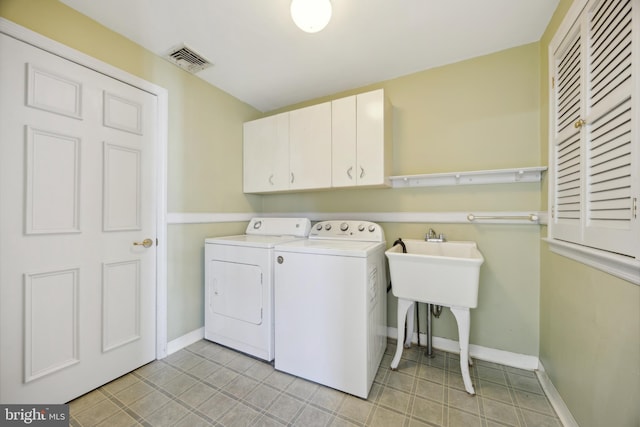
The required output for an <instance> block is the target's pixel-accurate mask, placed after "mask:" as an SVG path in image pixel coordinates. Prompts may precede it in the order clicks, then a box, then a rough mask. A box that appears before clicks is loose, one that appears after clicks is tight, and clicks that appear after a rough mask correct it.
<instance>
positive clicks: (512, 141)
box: [263, 43, 541, 356]
mask: <svg viewBox="0 0 640 427" xmlns="http://www.w3.org/2000/svg"><path fill="white" fill-rule="evenodd" d="M539 58H540V52H539V46H538V44H537V43H533V44H529V45H525V46H520V47H517V48H513V49H509V50H505V51H502V52H498V53H494V54H491V55H486V56H483V57H479V58H474V59H470V60H467V61H462V62H459V63H456V64H452V65H447V66H444V67H441V68H436V69H431V70H426V71H422V72H419V73H415V74H412V75H409V76H405V77H401V78H398V79H393V80H389V81H385V82H381V83H379V84H376V85H372V86H369V87H365V88H359V89H357V90H354V91H349V92H345V93H340V94H336V95H334V96H332V97H326V98H322V99H318V100H314V101H313V102H320V101H324V100H327V99H332V98H337V97H340V96H345V95H348V94H351V93H356V92H363V91H366V90H370V89H374V88H380V87H382V88H384V90H385V94H386V95H387V97H388V98H389V100H390V101H391V104H393V114H394V117H393V126H394V127H393V133H394V135H393V136H394V141H393V151H394V152H393V155H394V158H393V171H392V174H393V175H407V174H422V173H437V172H455V171H464V170H479V169H500V168H510V167H525V166H539V165H540V164H541V159H540V135H539V118H538V115H539V111H540V101H539V80H540V76H539V70H540V65H539ZM301 105H306V103H305V104H301ZM263 206H264V210H265V211H267V212H363V213H365V215H364V216H365V218H363V219H366V213H368V212H391V213H393V212H452V211H454V212H460V211H462V212H474V211H476V212H478V211H532V212H535V211H538V210H539V209H540V184H539V183H525V184H509V185H506V184H496V185H472V186H460V187H422V188H405V189H366V190H331V191H324V192H316V193H295V194H282V195H268V196H264V199H263ZM382 226H383V228H384V231H385V233H386V238H387V242H388V244H390V243H391V242H393V241H394V240H395V239H396V238H398V237H403V238H424V234H425V232H426V231H427V229H428V228H429V227H433V228H434V229H436V231H438V232H442V233H444V234H445V235H446V237H447V238H448V239H449V240H473V241H476V242H477V243H478V245H479V247H480V249H481V251H482V253H483V255H484V257H485V260H486V261H485V264H484V265H483V267H482V269H481V279H480V294H479V302H478V308H477V309H474V310H472V314H471V339H470V341H471V343H472V344H477V345H481V346H484V347H489V348H495V349H500V350H506V351H511V352H514V353H520V354H525V355H532V356H537V354H538V344H539V339H538V331H539V327H538V324H539V304H538V296H539V282H540V280H539V236H540V234H539V233H540V231H539V226H536V225H468V224H428V223H418V224H415V223H414V224H408V223H382ZM388 306H389V312H388V323H389V325H390V326H396V323H397V322H396V299H395V298H394V297H390V298H389V304H388ZM423 311H424V307H423ZM421 321H422V325H423V326H422V329H421V330H422V332H424V325H425V323H424V322H425V318H424V312H423V313H422V315H421ZM433 331H434V335H435V336H439V337H444V338H449V339H453V340H457V339H458V338H457V337H458V333H457V328H456V323H455V320H454V319H453V316H452V315H451V313H450V312H449V310H445V311H444V314H443V315H442V317H441V318H440V319H437V320H435V321H434V323H433Z"/></svg>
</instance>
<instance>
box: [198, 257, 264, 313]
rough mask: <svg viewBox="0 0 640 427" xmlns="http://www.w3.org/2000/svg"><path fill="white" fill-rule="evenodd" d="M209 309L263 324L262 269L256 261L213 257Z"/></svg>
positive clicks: (210, 266)
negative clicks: (250, 262) (220, 259)
mask: <svg viewBox="0 0 640 427" xmlns="http://www.w3.org/2000/svg"><path fill="white" fill-rule="evenodd" d="M209 268H210V273H211V276H210V283H209V286H210V287H211V288H210V292H209V301H208V304H209V306H210V310H211V311H212V312H213V313H215V314H218V315H221V316H225V317H229V318H232V319H236V320H240V321H243V322H248V323H252V324H255V325H260V324H261V323H262V313H263V311H262V301H263V298H262V293H263V288H262V269H261V268H260V266H257V265H253V264H243V263H236V262H229V261H218V260H212V261H211V264H210V265H209Z"/></svg>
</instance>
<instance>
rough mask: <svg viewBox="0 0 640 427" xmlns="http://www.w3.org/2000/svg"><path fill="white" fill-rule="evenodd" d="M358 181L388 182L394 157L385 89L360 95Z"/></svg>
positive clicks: (363, 183) (358, 111) (357, 99)
mask: <svg viewBox="0 0 640 427" xmlns="http://www.w3.org/2000/svg"><path fill="white" fill-rule="evenodd" d="M356 104H357V108H356V135H357V138H356V141H357V143H356V147H357V148H356V150H357V153H358V154H357V156H358V158H357V168H356V177H357V178H356V179H357V184H358V185H382V184H385V180H386V175H388V172H389V165H390V160H391V151H390V147H391V145H390V139H391V136H390V135H389V132H390V126H389V120H390V116H391V114H390V113H391V112H390V111H385V108H386V106H385V100H384V92H383V90H382V89H380V90H375V91H373V92H367V93H363V94H360V95H357V97H356Z"/></svg>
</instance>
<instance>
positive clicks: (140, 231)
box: [0, 34, 157, 403]
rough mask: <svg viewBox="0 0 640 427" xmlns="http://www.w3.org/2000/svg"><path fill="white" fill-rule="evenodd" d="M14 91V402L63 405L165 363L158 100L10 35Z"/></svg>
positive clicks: (5, 252)
mask: <svg viewBox="0 0 640 427" xmlns="http://www.w3.org/2000/svg"><path fill="white" fill-rule="evenodd" d="M0 93H1V94H2V96H1V97H0V349H1V352H2V353H1V357H0V377H1V378H2V381H0V402H2V403H63V402H67V401H69V400H71V399H73V398H75V397H77V396H79V395H81V394H83V393H86V392H87V391H90V390H92V389H93V388H95V387H98V386H100V385H101V384H104V383H105V382H108V381H110V380H112V379H114V378H117V377H118V376H120V375H123V374H124V373H126V372H129V371H131V370H133V369H135V368H137V367H138V366H140V365H143V364H145V363H147V362H149V361H151V360H153V359H155V340H156V330H155V311H156V277H155V275H156V265H155V264H156V249H155V246H156V223H155V214H156V206H155V205H156V200H155V199H156V191H155V182H156V179H155V167H154V164H155V155H156V147H155V145H154V142H155V140H156V137H155V135H154V129H155V126H154V121H155V120H156V109H157V100H156V97H155V96H154V95H151V94H149V93H147V92H144V91H142V90H139V89H137V88H134V87H132V86H130V85H127V84H124V83H122V82H120V81H117V80H115V79H112V78H110V77H107V76H105V75H103V74H100V73H97V72H95V71H92V70H90V69H88V68H85V67H83V66H80V65H77V64H75V63H72V62H70V61H67V60H65V59H62V58H60V57H58V56H55V55H52V54H49V53H47V52H45V51H43V50H40V49H38V48H35V47H33V46H30V45H28V44H25V43H22V42H19V41H16V40H15V39H13V38H11V37H8V36H6V35H3V34H0ZM144 239H149V243H150V246H149V247H145V246H143V245H134V243H139V242H142V241H144Z"/></svg>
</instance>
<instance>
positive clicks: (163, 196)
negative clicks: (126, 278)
mask: <svg viewBox="0 0 640 427" xmlns="http://www.w3.org/2000/svg"><path fill="white" fill-rule="evenodd" d="M0 33H3V34H6V35H8V36H10V37H13V38H15V39H17V40H20V41H22V42H25V43H28V44H30V45H32V46H35V47H37V48H40V49H42V50H45V51H47V52H49V53H52V54H54V55H57V56H59V57H61V58H64V59H67V60H69V61H72V62H75V63H76V64H79V65H82V66H84V67H87V68H90V69H92V70H94V71H97V72H99V73H102V74H104V75H107V76H109V77H112V78H114V79H116V80H120V81H121V82H124V83H127V84H130V85H131V86H134V87H137V88H138V89H141V90H144V91H146V92H149V93H151V94H153V95H155V96H156V97H157V99H158V117H157V122H156V125H157V128H156V135H157V136H158V141H157V142H158V155H157V160H156V165H155V167H156V171H157V177H158V178H157V179H158V181H157V183H156V185H157V192H158V194H157V195H156V196H157V201H158V203H157V211H156V219H157V222H156V224H157V230H156V236H157V238H158V242H159V245H158V247H157V248H156V256H157V260H156V268H157V271H156V281H157V282H156V289H157V291H156V299H157V301H156V303H157V306H156V358H157V359H162V358H163V357H166V356H167V213H166V212H167V209H166V206H167V142H168V117H169V108H168V107H169V104H168V91H167V90H166V89H165V88H162V87H160V86H157V85H155V84H153V83H150V82H148V81H146V80H143V79H141V78H139V77H136V76H134V75H132V74H129V73H127V72H126V71H123V70H121V69H119V68H116V67H114V66H112V65H110V64H107V63H106V62H102V61H100V60H98V59H95V58H93V57H91V56H89V55H86V54H84V53H82V52H79V51H77V50H75V49H73V48H70V47H69V46H66V45H63V44H62V43H59V42H56V41H54V40H51V39H49V38H47V37H45V36H43V35H41V34H38V33H36V32H34V31H31V30H29V29H27V28H25V27H22V26H20V25H18V24H15V23H14V22H11V21H9V20H7V19H5V18H2V17H0Z"/></svg>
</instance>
